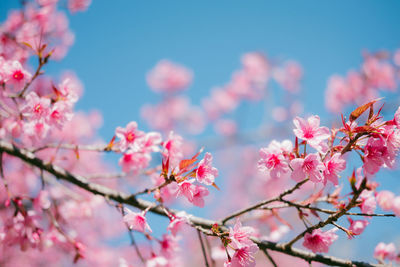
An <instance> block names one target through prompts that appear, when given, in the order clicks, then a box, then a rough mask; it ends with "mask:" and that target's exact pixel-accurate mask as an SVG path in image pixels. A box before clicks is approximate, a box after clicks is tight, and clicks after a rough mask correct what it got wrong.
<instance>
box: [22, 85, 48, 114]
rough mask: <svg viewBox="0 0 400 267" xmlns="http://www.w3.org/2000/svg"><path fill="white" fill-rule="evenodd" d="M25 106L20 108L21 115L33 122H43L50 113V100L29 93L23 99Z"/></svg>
mask: <svg viewBox="0 0 400 267" xmlns="http://www.w3.org/2000/svg"><path fill="white" fill-rule="evenodd" d="M25 100H26V104H25V105H24V106H23V107H22V114H23V115H24V116H26V117H30V118H32V119H35V120H40V119H42V120H45V119H47V115H48V114H49V112H50V99H48V98H45V97H39V96H38V95H37V94H36V93H35V92H33V91H32V92H30V93H29V94H27V95H26V97H25Z"/></svg>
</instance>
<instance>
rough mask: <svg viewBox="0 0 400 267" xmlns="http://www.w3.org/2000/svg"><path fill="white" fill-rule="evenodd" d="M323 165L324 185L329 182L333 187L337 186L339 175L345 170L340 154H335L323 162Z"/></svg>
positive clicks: (344, 162) (344, 163)
mask: <svg viewBox="0 0 400 267" xmlns="http://www.w3.org/2000/svg"><path fill="white" fill-rule="evenodd" d="M324 165H325V169H324V172H323V176H324V184H326V181H327V180H329V181H331V182H332V183H333V184H334V185H338V183H339V182H338V177H339V173H340V172H342V171H344V170H345V169H346V161H345V160H344V159H343V158H342V157H341V155H340V153H336V154H334V155H333V156H332V157H331V158H330V159H329V160H328V161H327V162H324Z"/></svg>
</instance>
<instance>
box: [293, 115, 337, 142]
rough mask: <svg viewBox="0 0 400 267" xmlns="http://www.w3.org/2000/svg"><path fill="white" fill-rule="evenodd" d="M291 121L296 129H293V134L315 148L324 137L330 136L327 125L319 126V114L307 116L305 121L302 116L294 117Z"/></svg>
mask: <svg viewBox="0 0 400 267" xmlns="http://www.w3.org/2000/svg"><path fill="white" fill-rule="evenodd" d="M293 123H294V125H295V126H296V129H294V130H293V132H294V134H295V135H296V136H297V137H298V138H300V139H303V140H305V141H307V143H308V144H309V145H310V146H312V147H314V148H316V147H318V145H319V144H320V143H321V142H322V141H323V140H325V139H328V138H329V136H330V133H329V129H328V128H327V127H320V126H319V123H320V119H319V116H317V115H314V116H311V117H308V119H307V121H306V120H304V119H303V118H300V117H296V118H294V119H293Z"/></svg>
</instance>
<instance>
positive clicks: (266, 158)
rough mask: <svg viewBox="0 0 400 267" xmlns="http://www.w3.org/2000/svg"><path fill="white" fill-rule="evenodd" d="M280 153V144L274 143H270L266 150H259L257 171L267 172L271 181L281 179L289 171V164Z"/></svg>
mask: <svg viewBox="0 0 400 267" xmlns="http://www.w3.org/2000/svg"><path fill="white" fill-rule="evenodd" d="M282 144H283V143H282ZM282 152H283V150H282V148H281V144H279V143H278V142H276V141H272V142H271V143H270V145H269V146H268V147H267V148H261V149H260V160H259V161H258V169H259V170H260V171H261V172H269V174H270V176H271V178H273V179H275V178H282V177H283V175H284V174H286V173H287V172H288V171H289V164H288V162H287V159H286V158H285V157H284V155H283V154H282Z"/></svg>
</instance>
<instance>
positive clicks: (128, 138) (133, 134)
mask: <svg viewBox="0 0 400 267" xmlns="http://www.w3.org/2000/svg"><path fill="white" fill-rule="evenodd" d="M137 128H138V126H137V123H136V122H135V121H132V122H130V123H128V125H127V126H126V128H122V127H117V129H116V130H115V135H116V136H117V137H118V138H119V139H120V142H119V147H120V149H121V150H122V151H125V150H127V149H128V148H132V149H134V150H138V149H139V148H138V146H139V144H138V139H140V138H141V137H143V136H144V133H143V132H142V131H139V130H138V129H137Z"/></svg>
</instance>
